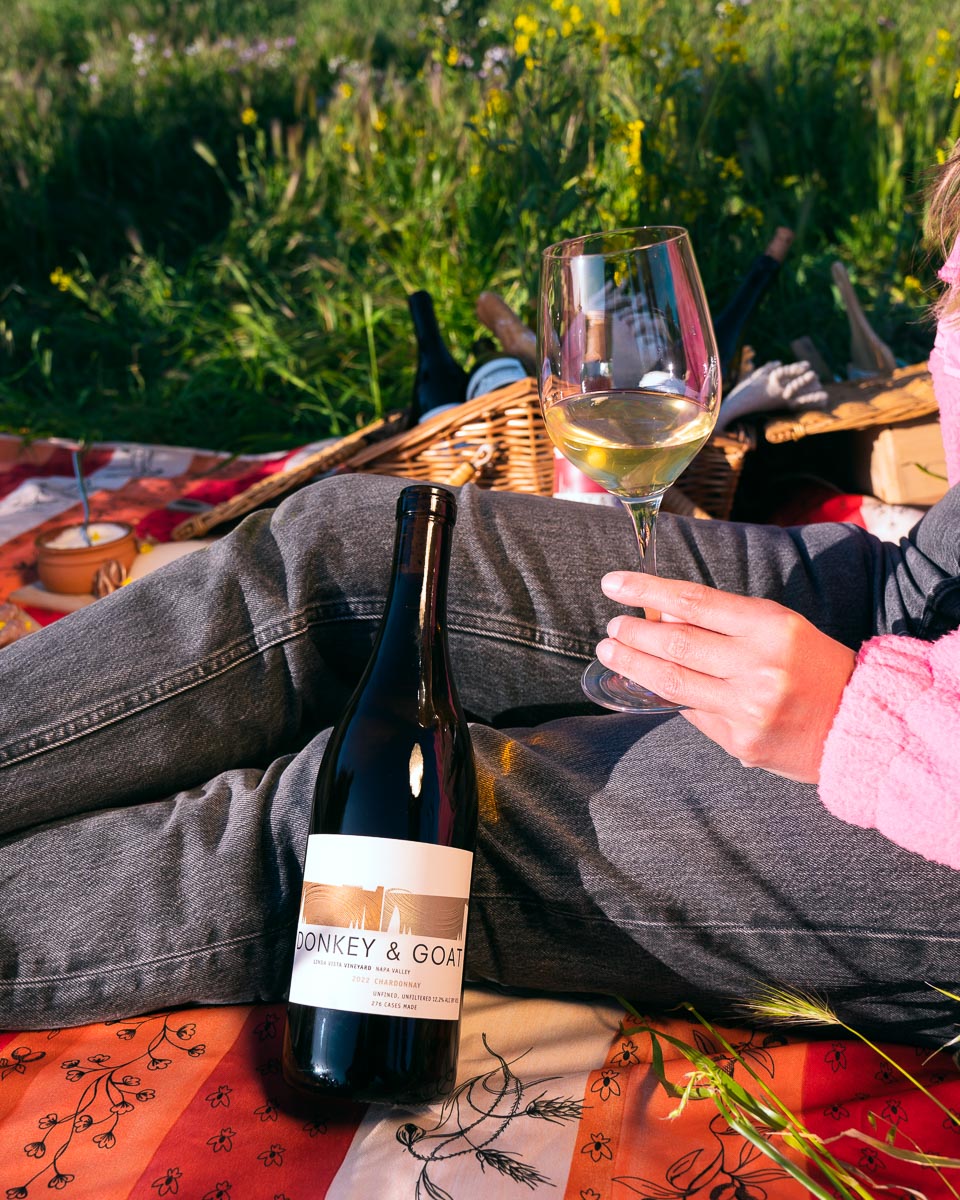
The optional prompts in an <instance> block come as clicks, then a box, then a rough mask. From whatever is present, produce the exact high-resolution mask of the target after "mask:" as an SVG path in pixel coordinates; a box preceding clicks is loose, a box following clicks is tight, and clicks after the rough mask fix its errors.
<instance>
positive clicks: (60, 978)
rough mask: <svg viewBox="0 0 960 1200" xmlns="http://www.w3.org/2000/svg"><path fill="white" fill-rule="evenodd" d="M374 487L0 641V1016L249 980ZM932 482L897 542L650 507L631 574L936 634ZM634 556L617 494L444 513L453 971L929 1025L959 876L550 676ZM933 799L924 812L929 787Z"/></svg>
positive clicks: (319, 495) (377, 586)
mask: <svg viewBox="0 0 960 1200" xmlns="http://www.w3.org/2000/svg"><path fill="white" fill-rule="evenodd" d="M400 486H401V484H400V482H399V481H397V480H391V479H381V478H376V477H369V476H363V477H341V478H334V479H331V480H328V481H325V482H322V483H320V484H316V485H314V486H312V487H310V488H307V489H305V490H304V491H302V492H300V493H298V494H296V495H294V496H292V497H291V498H290V499H288V500H287V501H286V502H285V503H284V504H282V505H281V506H280V507H279V508H277V509H276V510H274V511H272V512H261V513H257V514H255V515H253V516H252V517H250V518H248V519H247V520H246V521H245V522H244V523H243V524H242V525H241V526H240V527H239V528H237V529H236V530H235V531H234V532H233V533H231V534H230V535H229V536H228V537H226V538H224V539H222V540H221V541H219V542H217V543H216V544H214V545H212V546H211V547H209V548H208V549H205V550H202V551H199V552H197V553H196V554H193V555H190V556H189V557H187V558H185V559H182V560H180V561H179V562H177V563H174V564H172V565H170V566H168V567H165V568H163V569H162V570H161V571H159V572H157V573H156V574H154V575H151V576H149V577H147V578H146V579H144V580H142V581H140V582H138V583H135V584H133V585H131V586H130V587H127V588H124V589H122V590H121V591H119V592H117V593H115V594H114V595H112V596H110V597H107V598H106V599H104V600H100V601H98V602H97V603H96V604H95V605H92V606H90V607H89V608H87V609H85V610H83V611H81V612H79V613H75V614H73V615H72V616H69V617H66V618H64V619H63V620H61V621H58V622H56V623H55V624H54V625H52V626H50V627H49V628H47V629H44V630H43V631H42V632H40V633H38V634H35V635H34V636H31V637H29V638H27V639H24V640H23V641H21V642H17V643H15V644H13V645H12V646H10V647H8V648H7V649H5V650H4V651H3V652H2V653H0V698H2V713H3V716H2V728H0V838H2V840H0V1028H4V1027H7V1028H10V1027H12V1028H19V1029H23V1028H28V1027H38V1026H39V1027H43V1026H48V1025H51V1024H54V1025H59V1024H68V1023H75V1022H80V1021H85V1020H93V1019H104V1018H108V1017H114V1016H119V1015H122V1014H130V1013H131V1012H135V1011H146V1010H149V1009H153V1008H158V1007H165V1006H170V1005H175V1004H181V1003H185V1002H205V1003H226V1002H233V1001H252V1000H257V999H266V998H276V997H278V996H280V995H282V993H283V991H284V988H285V986H286V984H287V980H288V970H289V960H290V954H291V948H292V938H293V930H294V920H295V910H296V907H297V902H298V899H299V888H300V858H301V855H302V853H303V850H304V847H305V837H306V826H307V819H308V812H309V805H310V799H311V791H312V781H313V779H314V777H315V774H316V771H317V766H318V763H319V761H320V757H321V753H322V751H323V747H324V745H325V741H326V736H327V733H326V731H327V730H328V728H329V726H330V725H331V724H332V722H334V721H335V719H336V717H337V715H338V713H339V711H340V710H341V707H342V705H343V704H344V702H345V699H346V697H347V696H348V694H349V692H350V690H351V688H352V686H353V684H354V682H355V681H356V679H357V677H358V673H359V671H360V669H361V667H362V665H363V663H364V662H365V660H366V656H367V654H368V652H369V649H370V646H371V642H372V638H373V635H374V632H375V629H376V625H377V621H378V617H379V614H380V611H381V607H382V602H383V597H384V592H385V585H386V578H387V573H388V568H389V560H390V548H391V546H392V540H393V533H394V518H393V510H394V503H395V498H396V492H397V489H398V487H400ZM958 517H960V492H958V491H957V489H955V490H954V491H953V492H951V493H950V494H949V495H948V497H947V498H946V499H945V500H944V501H943V502H941V504H940V505H938V506H937V507H936V508H935V509H933V510H932V511H931V512H930V513H929V514H928V515H927V517H926V518H925V519H924V520H923V521H922V522H921V524H920V525H919V526H918V528H917V529H916V530H915V531H914V534H913V535H912V537H911V539H910V540H909V541H907V542H905V543H904V544H903V545H901V546H899V547H895V546H890V545H883V544H880V543H878V542H877V541H876V540H875V539H873V538H871V537H870V536H868V535H867V534H865V533H864V532H863V531H862V530H859V529H856V528H854V527H852V526H843V525H817V526H810V527H807V528H805V529H800V530H791V531H787V530H781V529H775V528H771V527H760V526H747V525H734V524H728V523H723V522H697V521H685V520H682V519H674V518H670V517H664V518H663V519H662V521H661V526H660V541H659V565H660V570H661V572H662V573H664V574H669V575H673V576H679V577H696V578H702V579H704V580H706V581H707V582H709V583H712V584H715V585H717V586H719V587H722V588H727V589H730V590H733V591H738V592H748V593H751V594H754V595H762V596H769V597H773V598H775V599H778V600H780V601H781V602H783V603H785V604H788V605H790V606H791V607H793V608H796V609H797V610H799V611H801V612H803V613H804V614H805V615H807V616H808V617H809V618H810V619H812V620H813V621H814V622H816V624H818V625H819V626H820V627H821V628H822V629H824V630H825V631H826V632H828V633H829V634H831V635H832V636H833V637H836V638H838V639H840V640H842V641H844V642H846V643H847V644H849V645H851V646H856V645H857V644H859V643H860V642H861V641H862V640H863V639H864V638H866V637H867V636H869V635H870V634H872V633H874V632H878V631H879V632H894V633H899V634H906V635H913V636H925V637H933V636H936V635H937V634H938V633H940V632H942V631H943V630H944V629H947V628H952V627H954V626H956V625H957V624H958V619H960V578H958V577H960V564H958V537H957V532H956V531H957V529H958V528H960V521H958ZM635 561H636V546H635V542H634V537H633V533H632V528H631V525H630V522H629V520H628V518H627V517H626V515H625V514H623V513H622V512H621V511H619V510H617V509H607V508H597V507H593V506H588V505H579V504H571V503H569V502H566V501H551V500H540V499H537V498H532V497H525V496H516V495H508V494H503V493H500V494H492V493H489V492H485V491H482V490H479V489H476V488H473V487H467V488H465V489H464V490H463V491H462V493H461V497H460V515H459V520H458V525H457V530H456V533H455V549H454V560H453V565H452V571H451V594H450V598H449V605H448V608H449V622H450V628H451V646H452V653H453V657H454V666H455V670H456V672H457V677H458V681H459V685H460V691H461V696H462V699H463V701H464V704H465V706H466V708H467V709H468V710H469V712H470V714H471V715H472V717H473V718H474V721H475V722H476V723H475V726H474V741H475V747H476V752H477V757H478V766H479V771H480V777H481V792H482V831H481V837H480V846H479V853H478V858H477V865H476V871H475V887H474V894H473V902H472V909H471V923H470V934H469V950H468V954H469V968H468V969H469V974H470V975H471V977H473V978H476V979H483V980H488V981H492V982H496V983H499V984H502V985H504V986H522V987H534V988H542V989H549V990H555V991H579V992H617V993H621V994H625V995H628V996H630V997H631V998H633V999H634V1000H635V1001H636V1002H637V1003H638V1004H639V1005H640V1006H641V1007H643V1008H645V1009H648V1010H651V1009H657V1008H662V1007H664V1006H669V1005H672V1004H675V1003H676V1002H678V1001H680V1000H683V999H691V1000H695V1001H697V1002H699V1003H700V1004H702V1005H703V1006H704V1007H705V1008H707V1009H708V1010H709V1011H711V1012H712V1013H714V1014H717V1013H719V1014H720V1015H721V1016H722V1015H731V1014H734V1013H735V1008H734V1004H735V1001H736V1000H737V998H741V997H745V996H749V995H751V994H753V992H754V991H755V990H756V987H757V984H758V982H760V981H776V982H778V983H781V984H785V985H788V986H792V987H800V988H804V989H816V990H817V991H819V992H822V993H824V994H826V995H827V996H828V997H829V999H830V1000H831V1001H832V1003H833V1004H834V1005H835V1006H836V1007H837V1008H838V1010H839V1011H840V1012H841V1013H842V1014H843V1016H844V1017H845V1018H846V1019H848V1020H849V1021H852V1022H856V1023H858V1025H859V1026H860V1027H861V1028H863V1029H865V1030H867V1029H869V1030H871V1031H877V1030H880V1031H882V1032H884V1033H886V1034H887V1035H888V1036H892V1037H897V1038H900V1039H902V1040H918V1041H924V1040H946V1039H947V1038H948V1037H950V1036H952V1034H953V1032H954V1030H953V1023H954V1020H955V1019H958V1014H957V1013H956V1012H954V1009H953V1006H952V1005H951V1004H949V1003H948V1002H946V1001H944V1000H943V999H942V997H940V996H938V994H937V993H936V992H934V991H933V990H932V989H931V988H930V987H929V986H928V984H930V983H937V984H940V985H942V986H945V987H947V988H950V989H955V988H956V985H957V980H958V976H960V965H958V953H960V935H958V933H957V930H958V929H960V875H958V874H957V873H956V872H954V871H951V870H949V869H947V868H944V867H940V866H936V865H934V864H932V863H929V862H927V861H925V860H924V859H922V858H920V857H919V856H917V855H915V854H911V853H908V852H907V851H905V850H902V849H900V848H899V847H897V846H895V845H893V844H892V843H890V842H889V841H887V840H885V839H884V838H883V837H882V836H881V835H880V834H878V833H876V832H875V831H868V830H861V829H857V828H853V827H850V826H847V825H845V824H843V823H841V822H840V821H838V820H836V819H835V818H833V817H832V816H831V815H830V814H829V813H827V812H826V810H825V809H824V808H823V807H822V805H821V804H820V803H819V801H818V800H817V796H816V792H815V789H814V788H812V787H810V786H806V785H802V784H796V783H791V782H788V781H786V780H783V779H780V778H778V777H776V776H773V775H770V774H768V773H766V772H763V771H759V770H748V769H745V768H743V767H741V766H740V765H739V763H737V762H736V761H735V760H733V759H732V758H730V757H729V756H728V755H726V754H725V753H724V752H723V751H722V750H720V749H719V748H718V747H716V746H715V745H713V743H711V742H709V741H708V740H707V739H706V738H704V737H703V736H702V735H701V734H699V733H698V732H697V731H696V730H694V729H693V728H692V727H691V726H690V725H688V724H687V722H686V721H684V720H683V719H682V718H680V717H677V716H671V717H666V718H659V719H657V718H643V717H630V716H622V715H615V714H610V713H600V712H599V710H596V709H592V708H591V707H590V706H589V705H587V704H586V703H585V701H584V700H583V697H582V694H581V692H580V689H579V676H580V673H581V670H582V668H583V665H584V663H585V662H586V660H587V659H588V658H590V657H591V656H592V654H593V649H594V646H595V644H596V641H597V639H598V637H599V636H600V634H601V632H602V630H603V628H604V626H605V623H606V621H607V620H608V619H609V617H610V616H612V615H613V613H614V612H615V611H617V609H616V606H614V605H613V604H611V602H609V601H608V600H606V599H605V598H604V597H603V596H602V594H601V592H600V590H599V586H598V581H599V578H600V576H601V575H602V574H603V573H604V572H605V571H606V570H609V569H612V568H614V567H623V566H627V567H630V566H632V565H633V564H634V562H635ZM952 799H954V798H953V797H945V802H947V801H949V800H952Z"/></svg>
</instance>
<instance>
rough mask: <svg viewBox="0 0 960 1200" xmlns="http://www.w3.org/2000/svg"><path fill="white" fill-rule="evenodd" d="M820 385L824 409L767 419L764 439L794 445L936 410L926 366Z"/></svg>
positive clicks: (916, 366)
mask: <svg viewBox="0 0 960 1200" xmlns="http://www.w3.org/2000/svg"><path fill="white" fill-rule="evenodd" d="M824 386H825V388H826V392H827V397H828V400H827V407H826V408H824V409H819V410H817V411H816V412H813V411H810V412H802V413H792V414H790V415H789V416H776V417H774V418H772V419H771V420H768V421H767V423H766V425H765V426H764V430H763V436H764V437H765V439H766V440H767V441H768V442H796V441H799V440H800V438H804V437H808V436H809V435H811V434H816V433H836V432H838V431H839V430H842V429H868V428H869V427H870V426H871V425H894V424H897V423H898V422H900V421H912V420H914V419H915V418H916V417H927V416H930V415H931V414H933V413H936V411H937V402H936V400H935V399H934V395H933V380H932V379H931V377H930V371H929V369H928V368H927V365H926V363H915V364H914V365H913V366H909V367H900V368H898V369H897V370H896V371H894V372H893V373H892V374H891V375H878V376H874V377H871V378H869V379H859V380H856V381H847V382H844V383H828V384H825V385H824Z"/></svg>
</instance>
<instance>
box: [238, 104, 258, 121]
mask: <svg viewBox="0 0 960 1200" xmlns="http://www.w3.org/2000/svg"><path fill="white" fill-rule="evenodd" d="M240 120H241V121H242V122H243V124H244V125H256V123H257V110H256V109H255V108H251V107H250V105H249V104H248V105H247V107H246V108H245V109H244V110H243V112H242V113H241V114H240Z"/></svg>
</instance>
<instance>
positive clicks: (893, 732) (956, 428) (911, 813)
mask: <svg viewBox="0 0 960 1200" xmlns="http://www.w3.org/2000/svg"><path fill="white" fill-rule="evenodd" d="M940 277H941V279H943V280H944V281H945V282H947V283H949V284H950V285H951V286H954V287H955V286H958V285H960V242H958V243H957V245H956V246H954V248H953V252H952V253H951V255H950V257H949V259H948V260H947V262H946V264H945V265H944V268H943V270H942V271H941V272H940ZM930 369H931V373H932V375H933V383H934V389H935V391H936V396H937V402H938V404H939V405H940V423H941V431H942V433H943V442H944V449H945V450H946V455H947V474H948V476H949V480H950V483H951V484H956V483H957V482H958V481H960V323H958V322H957V321H953V322H950V323H949V324H946V325H945V324H944V323H942V322H941V326H940V328H938V330H937V341H936V346H935V349H934V353H933V354H932V356H931V359H930ZM820 798H821V800H822V801H823V803H824V805H825V806H826V807H827V808H828V809H829V810H830V811H831V812H832V813H833V814H834V815H835V816H837V817H840V818H841V819H842V820H844V821H848V822H850V823H851V824H852V825H862V826H864V827H866V828H870V829H879V830H880V832H881V833H882V834H884V835H885V836H886V837H888V838H889V839H890V840H891V841H892V842H896V843H897V844H898V845H900V846H904V847H906V848H907V849H908V850H915V851H916V852H917V853H918V854H922V855H923V856H924V857H925V858H929V859H931V860H932V861H933V862H940V863H945V864H946V865H947V866H950V867H955V868H958V869H960V804H958V799H960V630H956V631H954V632H953V633H948V634H947V635H946V636H944V637H942V638H940V640H939V641H937V642H922V641H919V640H918V639H914V638H906V637H890V636H888V637H878V638H873V639H872V640H871V641H869V642H866V643H865V644H864V646H863V647H862V648H861V650H860V653H859V654H858V655H857V665H856V667H855V668H854V672H853V675H852V676H851V677H850V682H849V683H848V684H847V686H846V689H845V690H844V693H843V696H842V697H841V699H840V707H839V709H838V710H837V714H836V716H835V718H834V721H833V726H832V727H831V730H830V733H829V735H828V736H827V741H826V744H825V746H824V750H823V761H822V762H821V764H820Z"/></svg>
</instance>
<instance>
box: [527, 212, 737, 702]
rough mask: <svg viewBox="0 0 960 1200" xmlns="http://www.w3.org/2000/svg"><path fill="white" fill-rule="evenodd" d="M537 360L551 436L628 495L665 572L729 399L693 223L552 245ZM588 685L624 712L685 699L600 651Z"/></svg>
mask: <svg viewBox="0 0 960 1200" xmlns="http://www.w3.org/2000/svg"><path fill="white" fill-rule="evenodd" d="M537 365H538V373H539V385H540V404H541V407H542V409H543V417H544V420H545V422H546V426H547V431H548V433H549V434H550V438H551V440H552V441H553V442H554V444H555V445H556V446H557V447H558V448H559V450H560V451H561V453H562V454H563V455H564V456H565V457H566V458H568V459H569V460H570V462H571V463H573V465H574V466H575V467H578V468H579V469H580V470H581V471H582V472H583V473H584V474H585V475H587V476H589V478H591V479H592V480H594V481H595V482H596V483H599V484H600V486H601V487H603V488H604V489H605V490H606V491H608V492H610V493H611V494H612V495H614V496H616V497H617V498H618V499H619V500H620V501H621V503H622V504H623V505H624V507H625V508H626V509H627V511H628V512H629V513H630V515H631V517H632V518H633V522H634V526H635V528H636V531H637V542H638V544H639V548H640V570H641V571H647V572H650V573H651V574H655V573H656V569H657V564H656V521H657V512H658V510H659V508H660V501H661V499H662V498H663V493H664V492H665V491H666V489H667V488H668V487H669V486H670V484H671V483H673V482H674V480H675V479H676V478H677V476H678V475H679V474H680V473H681V472H682V471H683V469H684V468H685V467H686V466H687V465H688V464H689V463H690V461H691V460H692V459H693V458H694V456H695V455H696V453H697V451H698V450H699V449H700V447H701V446H702V445H703V444H704V442H705V441H706V440H707V438H708V437H709V436H710V433H711V431H712V430H713V426H714V424H715V422H716V418H717V410H718V408H719V405H720V366H719V362H718V358H717V348H716V343H715V341H714V336H713V327H712V325H711V322H710V313H709V310H708V307H707V300H706V296H705V294H704V291H703V284H702V282H701V280H700V272H699V270H698V269H697V264H696V260H695V258H694V255H693V249H692V247H691V245H690V239H689V236H688V234H687V231H686V230H685V229H681V228H678V227H669V226H666V227H665V226H657V227H654V226H646V227H642V228H637V229H617V230H613V231H611V232H609V233H594V234H589V235H587V236H585V237H575V238H569V239H567V240H566V241H562V242H557V243H556V244H555V245H553V246H548V247H547V249H546V250H544V252H543V261H542V269H541V274H540V299H539V319H538V332H537ZM646 615H647V617H648V618H654V617H655V616H656V615H657V614H654V613H653V612H648V613H647V614H646ZM583 690H584V691H585V692H586V694H587V695H588V696H589V697H590V699H591V700H593V701H595V702H596V703H597V704H600V705H603V706H604V707H605V708H612V709H615V710H616V711H618V712H641V713H664V712H672V711H674V710H676V709H678V708H681V707H683V706H682V705H678V704H673V703H672V702H670V701H668V700H664V699H663V698H661V697H660V696H657V695H656V694H654V693H653V692H651V691H649V690H648V689H647V688H644V687H641V686H640V685H639V684H637V683H634V682H633V681H632V680H629V679H626V678H624V677H623V676H622V675H619V674H617V673H616V672H614V671H611V670H609V669H608V668H606V667H604V666H603V665H602V664H601V663H599V662H597V661H594V662H592V663H591V664H590V666H588V667H587V669H586V671H585V672H584V675H583Z"/></svg>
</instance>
